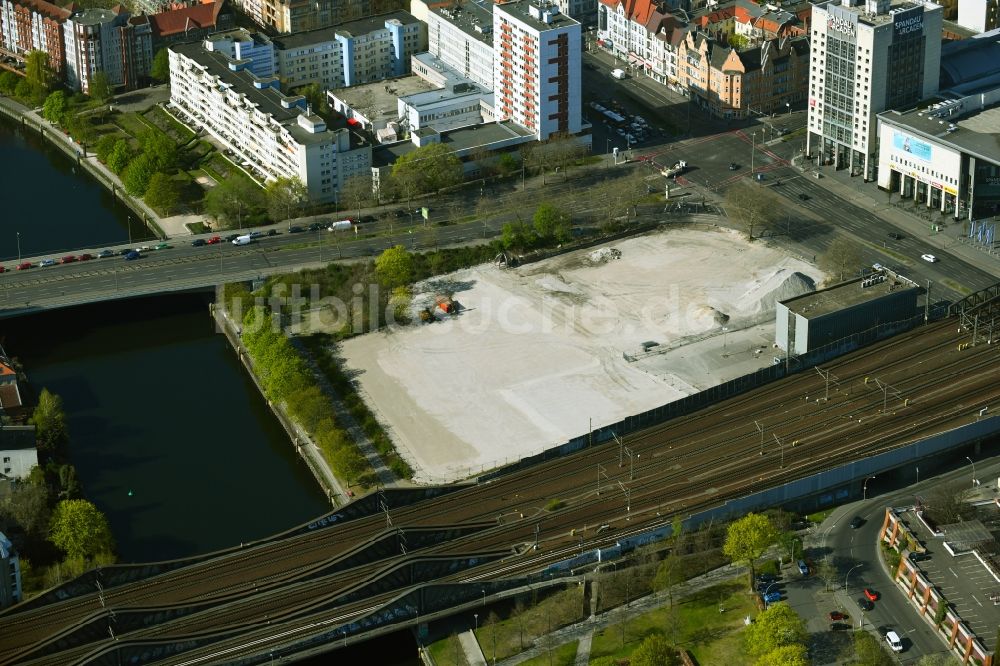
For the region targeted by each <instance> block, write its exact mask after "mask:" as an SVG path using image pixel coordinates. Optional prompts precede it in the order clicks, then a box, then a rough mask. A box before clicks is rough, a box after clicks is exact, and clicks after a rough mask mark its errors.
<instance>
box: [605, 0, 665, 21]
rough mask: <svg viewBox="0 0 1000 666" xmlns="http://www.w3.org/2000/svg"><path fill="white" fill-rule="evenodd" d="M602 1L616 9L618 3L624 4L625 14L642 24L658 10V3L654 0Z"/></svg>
mask: <svg viewBox="0 0 1000 666" xmlns="http://www.w3.org/2000/svg"><path fill="white" fill-rule="evenodd" d="M601 2H602V3H603V4H605V5H607V6H608V7H614V8H616V9H617V7H618V5H622V7H624V8H625V16H627V17H629V19H630V20H632V21H635V22H636V23H639V24H641V25H646V23H648V22H649V18H650V17H651V16H652V15H653V13H654V12H655V11H656V5H655V4H654V3H653V1H652V0H601Z"/></svg>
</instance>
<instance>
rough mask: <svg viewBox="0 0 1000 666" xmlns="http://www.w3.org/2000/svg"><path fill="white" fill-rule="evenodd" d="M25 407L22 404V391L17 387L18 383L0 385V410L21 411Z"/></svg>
mask: <svg viewBox="0 0 1000 666" xmlns="http://www.w3.org/2000/svg"><path fill="white" fill-rule="evenodd" d="M23 406H24V403H23V402H21V391H20V389H18V387H17V382H14V383H12V384H3V385H0V409H4V410H11V409H19V408H21V407H23Z"/></svg>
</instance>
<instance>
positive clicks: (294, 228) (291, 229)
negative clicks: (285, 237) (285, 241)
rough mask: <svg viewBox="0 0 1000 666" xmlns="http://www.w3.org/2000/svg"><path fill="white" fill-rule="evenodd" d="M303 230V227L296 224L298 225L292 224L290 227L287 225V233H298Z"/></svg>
mask: <svg viewBox="0 0 1000 666" xmlns="http://www.w3.org/2000/svg"><path fill="white" fill-rule="evenodd" d="M303 231H304V229H303V228H302V227H300V226H298V225H293V226H291V227H288V233H290V234H300V233H302V232H303Z"/></svg>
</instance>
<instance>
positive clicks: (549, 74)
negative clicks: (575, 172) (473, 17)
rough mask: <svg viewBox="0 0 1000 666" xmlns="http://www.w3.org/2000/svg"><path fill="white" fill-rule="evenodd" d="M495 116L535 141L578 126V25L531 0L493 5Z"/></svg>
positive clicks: (572, 131)
mask: <svg viewBox="0 0 1000 666" xmlns="http://www.w3.org/2000/svg"><path fill="white" fill-rule="evenodd" d="M493 33H494V48H495V50H496V60H495V62H494V85H493V90H494V95H495V99H494V102H495V105H496V117H497V120H506V119H508V118H509V119H511V120H513V121H514V122H516V123H518V124H519V125H522V126H523V127H526V128H527V129H528V130H529V131H531V132H533V133H534V134H535V136H536V137H537V138H538V140H539V141H544V140H546V139H548V138H549V137H550V136H551V135H553V134H557V133H559V134H577V133H578V132H580V130H581V128H582V125H583V123H582V119H581V104H582V100H581V80H580V68H581V64H580V51H581V43H580V39H581V33H580V24H579V22H577V21H576V20H574V19H572V18H570V17H568V16H566V15H565V14H563V13H562V12H560V11H559V8H558V6H556V5H550V4H541V3H538V2H536V1H533V0H517V1H516V2H507V3H504V4H500V5H495V6H494V8H493Z"/></svg>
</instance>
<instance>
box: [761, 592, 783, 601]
mask: <svg viewBox="0 0 1000 666" xmlns="http://www.w3.org/2000/svg"><path fill="white" fill-rule="evenodd" d="M776 601H781V592H777V591H775V592H768V593H767V594H765V595H764V603H766V604H773V603H774V602H776Z"/></svg>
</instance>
